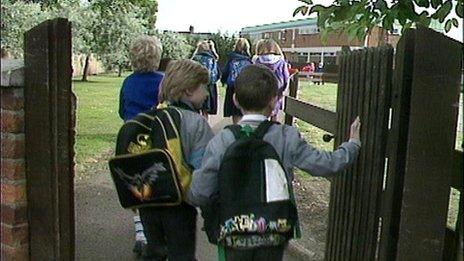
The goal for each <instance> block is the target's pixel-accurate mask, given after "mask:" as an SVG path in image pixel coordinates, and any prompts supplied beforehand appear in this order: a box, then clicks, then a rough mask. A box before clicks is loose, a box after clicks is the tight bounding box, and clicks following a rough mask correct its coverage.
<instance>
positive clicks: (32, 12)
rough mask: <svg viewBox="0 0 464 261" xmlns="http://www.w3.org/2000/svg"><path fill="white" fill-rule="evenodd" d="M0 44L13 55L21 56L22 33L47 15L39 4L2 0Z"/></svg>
mask: <svg viewBox="0 0 464 261" xmlns="http://www.w3.org/2000/svg"><path fill="white" fill-rule="evenodd" d="M1 16H2V17H1V30H2V34H1V46H2V49H5V50H7V51H9V52H10V54H11V55H12V56H13V57H16V58H19V57H22V56H23V42H24V36H23V34H24V33H25V32H26V31H28V30H30V29H32V28H33V27H34V26H36V25H38V24H39V23H40V22H42V21H44V20H46V19H47V18H48V17H49V13H48V12H45V11H42V10H41V6H40V4H37V3H29V4H26V3H24V2H21V1H10V0H3V1H2V6H1Z"/></svg>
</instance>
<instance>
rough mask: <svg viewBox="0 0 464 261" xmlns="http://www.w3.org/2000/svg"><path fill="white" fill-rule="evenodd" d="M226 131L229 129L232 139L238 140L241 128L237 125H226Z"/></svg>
mask: <svg viewBox="0 0 464 261" xmlns="http://www.w3.org/2000/svg"><path fill="white" fill-rule="evenodd" d="M225 128H226V129H229V130H230V131H231V132H232V134H234V137H235V139H236V140H238V139H240V136H241V135H240V131H241V130H242V126H240V125H238V124H234V125H228V126H226V127H225Z"/></svg>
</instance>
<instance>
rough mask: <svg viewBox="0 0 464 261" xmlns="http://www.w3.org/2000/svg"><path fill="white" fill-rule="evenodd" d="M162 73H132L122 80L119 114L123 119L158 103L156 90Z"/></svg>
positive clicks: (130, 117) (125, 119) (129, 117)
mask: <svg viewBox="0 0 464 261" xmlns="http://www.w3.org/2000/svg"><path fill="white" fill-rule="evenodd" d="M163 76H164V74H163V73H160V72H145V73H133V74H131V75H129V76H128V77H127V78H126V79H125V80H124V82H123V84H122V88H121V93H120V94H119V116H120V117H121V119H123V120H124V121H127V120H130V119H132V118H133V117H135V116H136V115H137V114H138V113H140V112H144V111H147V110H150V109H151V108H152V107H153V106H157V105H158V90H159V86H160V83H161V80H162V79H163Z"/></svg>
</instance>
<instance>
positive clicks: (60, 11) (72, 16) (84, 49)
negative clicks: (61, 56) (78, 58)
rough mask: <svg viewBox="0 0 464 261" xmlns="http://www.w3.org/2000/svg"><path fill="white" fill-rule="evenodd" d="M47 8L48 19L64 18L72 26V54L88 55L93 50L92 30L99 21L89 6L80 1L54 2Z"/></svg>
mask: <svg viewBox="0 0 464 261" xmlns="http://www.w3.org/2000/svg"><path fill="white" fill-rule="evenodd" d="M49 2H50V1H49ZM53 2H54V4H53V5H50V6H49V12H50V18H55V17H66V18H67V19H68V20H69V21H70V22H71V25H72V45H73V53H74V54H89V53H91V51H92V50H93V49H94V35H93V34H92V28H93V27H94V26H96V24H97V22H98V21H99V19H98V17H97V14H96V13H95V12H92V10H91V8H90V6H89V5H83V4H82V3H81V2H82V1H80V0H54V1H53Z"/></svg>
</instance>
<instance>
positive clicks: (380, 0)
mask: <svg viewBox="0 0 464 261" xmlns="http://www.w3.org/2000/svg"><path fill="white" fill-rule="evenodd" d="M374 7H375V8H377V9H379V10H380V11H381V12H384V11H385V10H386V9H387V8H388V6H387V2H385V0H377V1H376V2H375V4H374Z"/></svg>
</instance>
